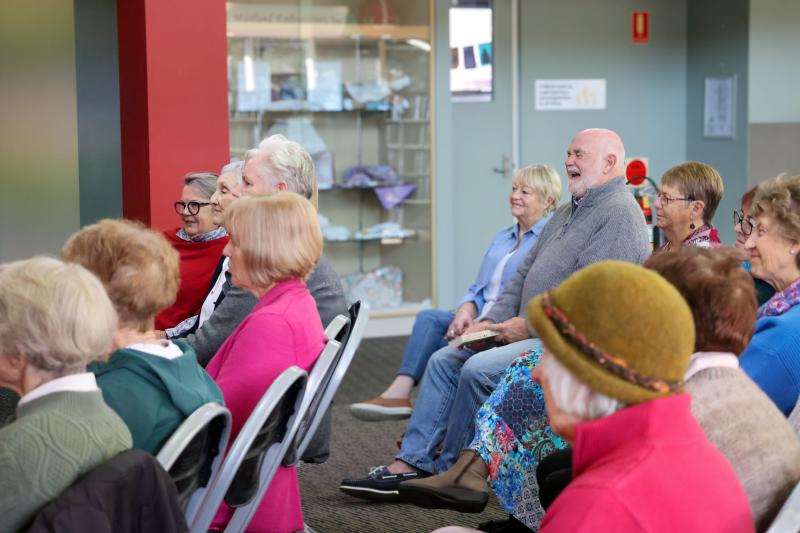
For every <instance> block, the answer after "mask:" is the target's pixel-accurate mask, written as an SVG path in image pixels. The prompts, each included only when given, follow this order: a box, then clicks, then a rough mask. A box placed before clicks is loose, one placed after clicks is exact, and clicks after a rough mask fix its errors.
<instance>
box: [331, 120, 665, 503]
mask: <svg viewBox="0 0 800 533" xmlns="http://www.w3.org/2000/svg"><path fill="white" fill-rule="evenodd" d="M624 162H625V148H624V146H623V144H622V139H621V138H620V137H619V135H617V134H616V133H615V132H613V131H611V130H606V129H588V130H584V131H581V132H579V133H578V134H577V135H575V137H574V138H573V139H572V142H571V143H570V145H569V148H568V149H567V159H566V161H565V162H564V164H565V165H566V170H567V176H568V178H569V184H568V187H569V191H570V193H572V201H571V202H568V203H566V204H564V205H562V206H561V207H559V208H558V210H556V212H555V213H554V215H553V218H552V219H551V220H550V222H549V223H548V224H547V226H545V228H544V230H543V231H542V235H541V237H540V238H539V241H538V242H537V243H536V245H535V246H534V248H533V249H532V250H531V252H530V254H529V255H528V257H527V258H526V259H525V261H524V262H523V263H522V265H521V266H520V268H519V270H518V271H517V272H516V274H514V275H513V276H512V277H511V278H510V279H509V281H508V282H507V285H506V288H505V290H504V291H503V294H502V295H501V296H500V298H499V299H498V300H497V302H496V303H495V305H494V306H493V307H492V309H491V310H490V312H489V313H488V315H487V317H486V320H484V321H482V322H480V323H478V324H475V325H474V326H472V328H470V330H468V331H480V330H483V329H491V330H494V331H497V332H498V333H499V336H498V337H496V338H497V339H499V341H500V342H501V344H502V345H501V346H499V347H497V348H492V349H488V350H484V351H478V352H476V351H473V350H470V349H468V348H467V349H462V350H458V349H454V348H449V347H445V348H442V349H441V350H439V351H437V352H436V353H434V354H433V356H432V357H431V359H430V362H429V363H428V367H427V369H426V371H425V377H424V379H423V382H422V388H421V390H420V393H419V397H418V399H417V402H416V405H415V407H414V411H413V414H412V415H411V419H410V420H409V424H408V429H407V430H406V432H405V435H404V437H403V443H402V446H401V448H400V453H399V454H398V455H397V456H396V458H395V461H394V462H393V463H391V464H390V465H389V466H387V467H380V468H375V469H373V470H372V471H371V472H370V474H369V475H368V477H366V478H364V479H347V480H344V481H343V482H342V483H341V485H340V487H339V488H340V490H342V491H343V492H345V493H347V494H350V495H352V496H356V497H360V498H365V499H373V500H381V501H393V500H397V499H399V497H398V495H397V491H398V487H399V484H400V482H402V481H406V480H410V479H418V478H422V477H426V476H428V475H430V474H433V473H436V472H443V471H445V470H447V469H448V468H450V466H452V464H453V462H454V461H455V459H456V457H457V456H458V453H459V451H460V450H461V449H462V448H464V447H465V446H466V445H467V444H468V443H469V439H470V438H471V437H472V434H473V432H474V424H473V420H474V417H475V413H476V412H477V410H478V408H479V407H480V406H481V405H482V404H483V402H484V401H486V398H488V396H489V395H490V394H491V393H492V391H493V390H494V389H495V387H496V385H497V381H498V380H499V379H500V377H501V376H502V375H503V372H504V371H505V369H506V367H507V366H508V365H509V364H510V363H511V362H512V361H513V360H514V359H515V358H516V357H517V356H518V355H519V354H520V353H522V352H525V351H527V350H532V349H535V348H539V347H541V343H540V341H539V339H537V338H535V337H533V335H535V332H532V331H529V330H528V327H527V311H526V304H527V303H528V301H529V300H530V299H531V298H533V297H534V296H536V295H538V294H541V293H543V292H544V291H546V290H549V289H551V288H553V287H555V286H556V285H558V284H559V283H561V282H562V281H564V280H565V279H566V278H567V277H569V276H570V275H571V274H572V273H573V272H575V271H577V270H580V269H581V268H583V267H585V266H587V265H590V264H592V263H595V262H597V261H602V260H604V259H619V260H623V261H630V262H633V263H643V262H644V261H645V259H647V257H648V256H649V255H650V251H651V247H650V244H649V242H648V237H647V228H646V225H645V221H644V216H643V215H642V212H641V210H640V209H639V206H638V204H637V203H636V200H635V199H634V197H633V195H632V194H631V193H630V192H629V191H628V190H627V187H626V185H625V178H624V177H623V176H624ZM443 438H444V445H443V449H442V452H441V454H440V456H439V458H438V459H437V460H434V455H435V452H436V449H437V447H438V445H439V443H440V442H441V441H442V439H443Z"/></svg>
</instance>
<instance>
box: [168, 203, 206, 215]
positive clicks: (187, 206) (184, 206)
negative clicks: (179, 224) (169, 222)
mask: <svg viewBox="0 0 800 533" xmlns="http://www.w3.org/2000/svg"><path fill="white" fill-rule="evenodd" d="M207 205H211V202H195V201H192V202H175V203H174V204H172V206H173V207H174V208H175V212H176V213H178V214H179V215H182V214H183V212H184V210H187V211H189V214H190V215H196V214H197V213H199V212H200V208H201V207H205V206H207Z"/></svg>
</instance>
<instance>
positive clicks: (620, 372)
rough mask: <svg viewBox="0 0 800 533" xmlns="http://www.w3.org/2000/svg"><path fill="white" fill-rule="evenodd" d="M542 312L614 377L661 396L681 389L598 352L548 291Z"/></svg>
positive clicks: (616, 358) (680, 383) (582, 350)
mask: <svg viewBox="0 0 800 533" xmlns="http://www.w3.org/2000/svg"><path fill="white" fill-rule="evenodd" d="M542 310H543V311H544V314H545V316H546V317H547V318H549V319H550V322H552V323H553V325H554V326H555V327H556V330H558V332H559V333H560V334H561V335H562V336H563V337H565V338H566V339H567V340H569V341H570V342H571V343H572V344H573V345H574V346H575V347H576V348H578V350H580V351H581V353H583V354H584V355H586V356H587V357H588V358H589V359H591V360H592V361H594V362H596V363H597V364H599V365H600V366H602V367H603V368H604V369H606V370H608V371H609V372H610V373H612V374H614V375H615V376H617V377H619V378H621V379H624V380H625V381H627V382H629V383H633V384H634V385H638V386H639V387H643V388H645V389H647V390H650V391H654V392H658V393H662V394H665V393H671V392H678V391H680V390H681V389H682V385H683V383H682V382H681V381H666V380H663V379H654V378H649V377H647V376H643V375H641V374H640V373H638V372H637V371H636V370H634V369H632V368H628V364H627V363H626V362H625V361H624V360H623V359H620V358H619V357H616V356H614V355H611V354H607V353H605V352H603V351H602V350H600V349H599V348H598V347H597V346H595V345H594V343H592V341H590V340H589V339H588V338H587V337H586V335H584V334H583V333H581V331H580V330H578V328H576V327H575V325H574V324H573V323H572V322H570V320H569V317H567V315H566V314H564V311H562V310H561V309H559V308H558V307H557V306H556V304H555V302H554V301H553V297H552V295H551V294H550V292H549V291H547V292H545V293H544V294H543V295H542Z"/></svg>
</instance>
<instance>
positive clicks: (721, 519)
mask: <svg viewBox="0 0 800 533" xmlns="http://www.w3.org/2000/svg"><path fill="white" fill-rule="evenodd" d="M528 316H529V318H530V322H531V325H532V326H533V327H534V329H535V330H536V332H537V333H538V334H539V337H540V338H541V339H542V342H543V344H544V347H545V353H544V356H543V357H542V361H541V363H540V365H539V366H538V367H537V368H536V370H535V371H534V376H535V378H536V379H537V380H538V381H539V382H540V383H541V385H542V389H543V390H544V396H545V402H546V404H547V412H548V415H549V418H550V425H551V427H552V428H553V430H554V431H555V432H556V433H557V434H558V435H560V436H561V437H562V438H564V439H565V440H566V441H568V442H569V443H570V444H571V446H572V448H573V460H572V474H573V480H572V482H571V483H570V484H569V485H568V486H567V487H566V489H564V491H563V492H562V493H561V495H560V496H558V498H557V499H556V500H555V502H554V503H553V504H552V506H551V507H550V508H549V509H548V511H547V513H546V514H545V517H544V521H543V522H542V526H541V529H540V531H542V532H545V533H546V532H552V531H615V532H627V531H631V532H633V531H637V532H638V531H642V530H645V531H649V532H660V531H664V532H668V531H670V532H671V531H730V532H739V531H741V532H749V531H753V529H754V528H753V520H752V516H751V513H750V508H749V506H748V502H747V497H746V496H745V493H744V491H743V489H742V487H741V485H740V484H739V481H738V479H737V477H736V473H735V472H734V471H733V469H732V468H731V466H730V464H728V462H727V460H726V459H725V457H724V456H723V455H722V454H721V452H719V451H718V450H717V449H716V448H714V446H713V445H712V444H711V443H710V442H709V441H708V439H707V438H706V436H705V434H704V433H703V430H702V428H701V427H700V425H699V424H698V423H697V421H696V420H695V419H694V417H693V416H692V413H691V410H690V397H689V395H688V394H685V393H683V391H682V387H683V382H682V379H683V375H684V373H685V372H686V368H687V365H688V362H689V356H690V355H691V353H692V351H693V348H694V323H693V321H692V314H691V311H690V310H689V307H688V306H687V304H686V302H685V301H684V300H683V298H682V297H681V295H680V294H679V293H678V291H677V290H676V289H675V288H674V287H673V286H672V285H670V284H669V283H668V282H667V281H666V280H665V279H664V278H662V277H661V276H659V275H658V274H656V273H655V272H652V271H649V270H646V269H644V268H642V267H639V266H637V265H632V264H629V263H622V262H617V261H603V262H601V263H596V264H594V265H592V266H589V267H587V268H585V269H583V270H581V271H579V272H577V273H576V274H574V275H572V276H571V277H569V278H568V279H567V280H566V281H564V283H562V284H561V285H560V286H558V287H556V288H555V289H553V290H552V291H548V292H546V293H544V294H542V295H541V296H538V297H536V298H534V299H533V300H531V302H530V303H529V304H528ZM700 502H702V504H701V503H700Z"/></svg>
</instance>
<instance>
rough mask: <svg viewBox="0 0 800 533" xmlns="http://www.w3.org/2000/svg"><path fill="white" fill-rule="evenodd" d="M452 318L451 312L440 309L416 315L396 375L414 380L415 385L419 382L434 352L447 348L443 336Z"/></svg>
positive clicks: (428, 310)
mask: <svg viewBox="0 0 800 533" xmlns="http://www.w3.org/2000/svg"><path fill="white" fill-rule="evenodd" d="M453 317H454V315H453V313H452V312H450V311H443V310H442V309H425V310H423V311H420V312H419V313H417V318H416V319H414V327H413V328H412V330H411V336H410V337H409V338H408V344H406V353H404V354H403V361H402V362H401V363H400V368H399V369H398V371H397V373H398V374H402V375H405V376H410V377H412V378H414V382H415V383H419V382H420V380H421V379H422V375H423V374H424V373H425V367H426V366H428V359H430V358H431V356H432V355H433V353H434V352H436V350H439V349H441V348H443V347H445V346H447V341H446V340H445V338H444V335H445V333H447V327H448V326H449V325H450V323H451V322H452V321H453Z"/></svg>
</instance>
